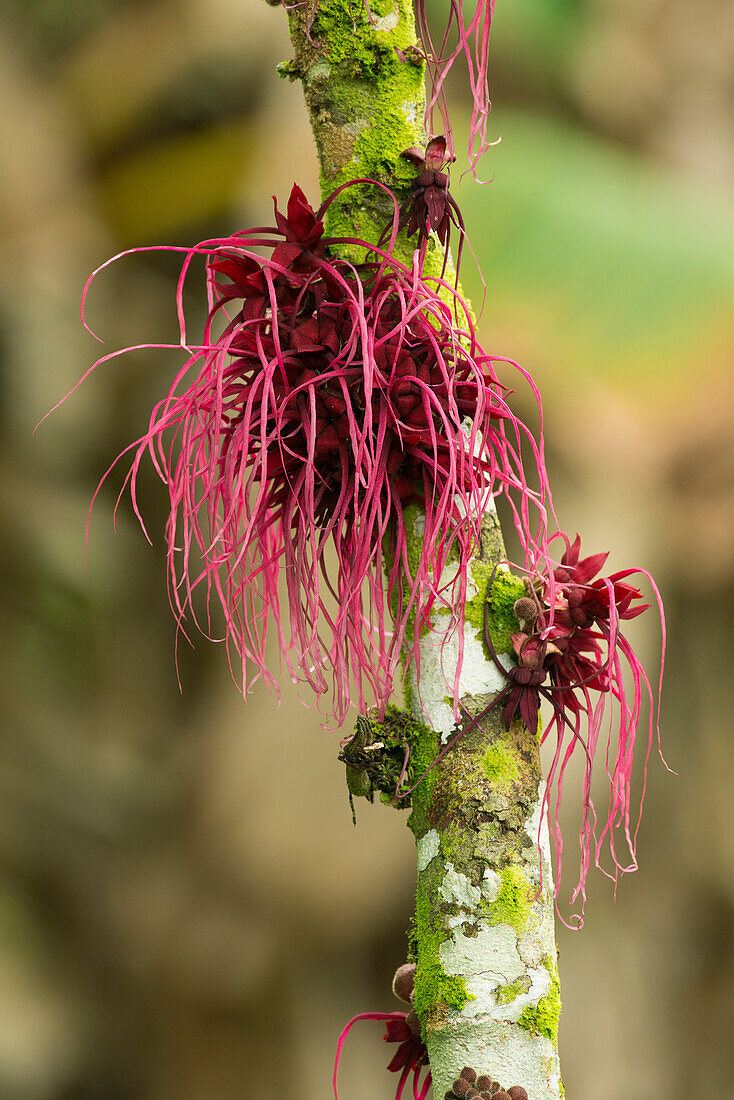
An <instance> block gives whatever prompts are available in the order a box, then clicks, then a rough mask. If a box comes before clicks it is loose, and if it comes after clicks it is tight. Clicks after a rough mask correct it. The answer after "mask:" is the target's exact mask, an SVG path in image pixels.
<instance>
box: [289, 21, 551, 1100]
mask: <svg viewBox="0 0 734 1100" xmlns="http://www.w3.org/2000/svg"><path fill="white" fill-rule="evenodd" d="M312 11H313V21H312V23H311V24H310V26H309V14H308V11H307V9H306V8H305V7H296V6H294V7H291V8H290V9H289V13H288V18H289V23H290V30H291V39H292V42H293V46H294V50H295V56H294V59H293V60H292V61H290V62H288V63H286V64H285V65H283V66H281V72H282V74H283V75H286V76H289V77H291V78H293V79H296V78H299V79H301V80H302V82H303V87H304V93H305V97H306V103H307V105H308V109H309V114H310V118H311V124H312V128H313V133H314V138H315V141H316V147H317V151H318V156H319V162H320V166H321V182H322V190H323V197H324V198H326V197H327V195H328V194H330V193H331V192H332V191H333V190H334V189H335V188H337V187H339V186H340V185H342V184H344V183H348V182H349V181H350V180H355V179H377V180H379V181H381V182H383V183H385V184H387V185H388V186H389V187H390V188H391V189H392V190H393V192H394V193H395V194H396V196H397V198H398V199H399V200H400V199H402V198H403V197H404V196H405V194H406V193H407V190H408V188H409V186H410V181H411V179H412V177H413V175H414V169H413V168H412V167H411V166H410V165H409V164H408V163H407V162H406V161H405V160H403V159H401V157H400V153H401V152H402V150H403V149H405V148H407V147H408V146H410V145H421V146H422V145H424V144H425V141H426V134H425V132H424V130H423V112H424V107H425V94H424V88H423V77H424V72H423V65H422V63H421V62H420V60H419V58H418V55H417V54H416V53H415V52H414V50H415V46H416V36H415V23H414V18H413V12H412V8H411V7H410V4H409V3H408V2H407V0H387V3H385V2H384V0H376V2H371V4H370V7H369V9H368V8H367V5H366V4H364V6H363V4H362V2H361V0H352V2H351V3H350V0H317V4H316V7H315V9H313V10H312ZM403 58H407V60H403ZM392 214H393V207H392V203H391V202H390V200H389V198H388V197H387V196H385V195H384V193H383V192H381V191H379V190H378V189H377V188H375V187H374V186H371V185H368V184H361V183H360V184H356V185H355V186H354V187H348V188H345V190H344V191H343V192H341V194H340V196H339V197H338V199H337V200H336V201H335V202H334V203H333V204H332V206H331V207H330V210H329V213H328V216H327V231H328V233H329V235H331V236H339V237H341V236H345V237H346V236H348V237H355V236H357V237H360V238H361V239H363V240H366V241H369V242H376V241H377V240H378V239H379V238H380V236H381V234H382V231H383V229H384V227H385V225H386V224H387V223H388V221H389V219H390V218H391V217H392ZM399 247H400V248H401V249H402V250H403V252H404V254H405V255H407V256H410V255H411V253H412V245H411V244H410V243H409V242H407V241H405V240H404V241H401V242H400V243H399ZM359 258H360V259H361V258H362V255H360V256H359ZM428 262H429V264H431V265H432V264H433V263H440V262H441V253H440V249H438V248H436V247H434V248H433V249H432V250H430V251H429V260H428ZM420 527H421V524H420V516H419V517H418V519H417V520H416V521H415V522H414V523H413V524H412V534H411V537H412V538H414V539H417V540H419V539H420V538H421V531H420ZM504 557H505V551H504V545H503V541H502V535H501V532H500V528H499V522H498V520H497V516H496V513H495V512H494V511H490V512H488V513H487V515H486V516H485V517H484V520H483V524H482V540H481V546H479V547H478V548H477V554H476V557H475V559H474V561H473V562H472V566H471V575H472V577H473V580H474V592H473V594H471V595H470V599H469V601H468V603H467V608H466V626H465V639H464V641H465V649H464V663H463V671H462V675H461V680H460V697H461V702H462V705H463V707H464V708H465V709H466V711H467V712H468V713H470V714H472V715H476V714H479V713H481V712H482V711H484V710H485V709H486V708H487V706H488V704H489V703H490V702H491V701H492V699H493V698H494V697H495V696H496V695H497V694H498V692H499V691H500V690H501V689H502V688H503V687H504V686H505V680H504V677H503V676H502V674H501V673H500V672H499V671H498V669H497V668H496V666H495V664H494V663H493V662H492V661H491V659H490V657H489V654H488V652H487V650H486V646H485V645H484V642H483V640H482V632H483V621H484V608H485V602H486V600H487V599H489V601H490V629H491V634H492V638H493V641H494V646H495V649H496V651H497V653H498V654H505V655H507V654H508V653H509V652H511V643H510V640H509V634H510V632H511V631H514V630H517V629H519V626H518V622H517V619H516V617H515V616H514V612H513V604H514V602H515V600H516V599H518V597H520V596H522V595H523V594H524V590H523V586H522V582H520V581H519V580H516V579H515V578H513V577H511V575H510V573H509V572H508V571H507V570H505V569H504V568H503V567H501V566H500V567H499V568H498V569H497V572H496V573H494V582H493V584H492V589H491V592H488V585H489V582H490V579H491V577H492V575H493V571H494V570H495V567H497V566H498V563H499V562H501V561H502V560H503V559H504ZM445 624H446V619H445V618H444V619H443V620H442V619H441V617H440V616H438V615H437V616H435V619H434V630H432V631H431V632H430V633H428V634H427V635H426V636H425V638H424V639H423V641H422V643H421V652H420V684H419V683H418V681H417V677H416V669H415V667H409V668H408V669H407V673H406V700H407V702H408V705H409V707H410V709H412V711H413V714H414V715H415V717H416V718H417V719H419V720H420V722H421V723H426V724H427V725H426V726H424V727H423V730H422V732H421V733H420V735H419V736H418V739H417V741H416V743H415V744H414V745H413V753H414V760H415V761H416V764H418V765H420V764H421V763H422V764H423V766H424V767H427V766H428V765H429V764H430V763H431V762H432V761H433V760H434V759H435V757H436V756H437V755H438V753H439V751H440V748H441V745H442V744H445V743H446V742H447V741H448V740H449V739H450V737H451V735H452V731H453V732H454V733H455V732H456V730H455V727H454V711H453V702H452V700H451V699H450V698H448V697H447V692H448V691H449V688H448V687H447V681H448V682H451V680H452V675H451V673H452V670H451V668H450V661H451V658H450V649H449V647H450V646H451V644H453V643H451V642H449V643H448V646H446V647H443V652H441V651H442V646H441V633H442V631H443V630H445ZM457 652H458V651H457ZM505 660H507V656H505ZM441 661H443V666H442V664H441ZM467 724H468V720H467ZM421 770H422V769H420V768H419V769H418V771H417V772H416V774H418V775H419V774H420V773H421ZM542 799H543V785H542V779H541V773H540V757H539V744H538V737H537V735H536V733H535V731H533V732H530V731H529V730H527V729H526V727H525V726H524V725H523V724H522V723H521V722H519V721H515V722H513V724H512V727H511V729H510V731H509V732H508V731H506V730H505V728H504V724H503V722H502V717H501V713H500V711H499V709H494V710H491V711H490V712H489V714H488V716H487V717H486V718H485V719H483V720H482V721H481V722H479V723H478V724H477V725H476V726H474V728H472V729H470V730H469V731H468V732H467V733H466V735H464V736H463V737H461V739H460V740H459V741H458V742H457V744H456V746H455V747H454V748H453V749H451V750H450V751H449V752H448V753H447V754H446V755H445V756H444V757H443V758H442V759H441V760H440V761H439V762H438V764H436V766H435V767H434V768H433V769H432V770H431V771H430V772H429V773H428V775H427V776H426V778H425V779H424V780H423V782H421V783H420V784H419V786H418V787H417V788H416V790H415V791H414V792H413V811H412V814H411V819H410V822H411V827H412V829H413V832H414V833H415V837H416V842H417V851H418V884H417V898H416V916H415V922H414V930H413V937H412V938H413V943H412V950H413V952H414V954H415V961H416V963H417V970H416V988H415V1008H416V1011H417V1013H418V1016H419V1018H420V1020H421V1023H422V1026H423V1031H424V1037H425V1040H426V1043H427V1046H428V1051H429V1057H430V1063H431V1072H432V1075H433V1082H434V1094H435V1096H436V1097H439V1098H440V1097H443V1095H444V1093H445V1092H446V1091H447V1090H448V1089H449V1088H450V1087H451V1084H452V1082H453V1081H454V1080H455V1079H456V1077H457V1076H458V1075H459V1072H460V1071H461V1069H462V1068H463V1067H464V1066H467V1065H470V1066H472V1067H473V1068H474V1069H475V1070H476V1071H477V1073H479V1074H482V1073H486V1074H489V1075H490V1076H492V1077H493V1078H494V1079H495V1080H499V1081H500V1083H501V1084H502V1086H503V1087H504V1088H506V1089H507V1088H509V1087H511V1086H512V1085H522V1086H523V1087H524V1088H525V1089H526V1090H527V1092H528V1096H529V1098H530V1100H559V1097H560V1096H562V1095H563V1086H562V1084H561V1080H560V1073H559V1064H558V1053H557V1039H558V1015H559V1012H560V997H559V987H558V971H557V964H556V947H555V937H554V906H553V885H552V876H551V865H550V859H549V854H548V833H547V828H546V827H545V826H543V828H542V829H541V828H540V817H541V806H542Z"/></svg>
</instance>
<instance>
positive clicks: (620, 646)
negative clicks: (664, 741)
mask: <svg viewBox="0 0 734 1100" xmlns="http://www.w3.org/2000/svg"><path fill="white" fill-rule="evenodd" d="M554 538H559V539H561V540H563V542H564V546H565V549H564V553H563V555H562V557H561V560H560V562H559V563H558V564H557V565H556V566H555V567H554V568H552V569H550V570H545V571H544V572H541V573H536V574H534V575H533V576H531V577H530V578H528V580H526V589H527V595H526V596H524V597H523V598H521V599H519V600H518V601H517V602H516V603H515V608H514V610H515V614H516V616H517V619H518V624H519V626H520V630H519V631H517V632H516V633H513V634H511V635H510V640H511V643H512V649H513V652H514V656H515V658H516V662H517V663H516V664H514V665H512V666H510V667H509V668H506V667H505V665H504V664H503V663H502V662H500V660H499V657H498V655H497V654H496V652H495V650H494V645H493V642H492V637H491V634H490V629H489V606H490V599H491V584H490V588H489V590H488V599H487V603H486V605H485V624H484V637H485V642H486V645H487V648H488V650H489V653H490V656H491V657H492V659H493V661H494V662H495V664H496V666H497V668H498V669H499V670H500V671H501V672H502V674H503V676H504V677H505V679H506V680H507V685H506V687H505V688H504V689H503V690H502V691H501V692H500V693H499V694H498V695H497V696H496V697H495V698H494V700H493V702H492V704H491V705H490V707H489V708H487V710H485V711H484V712H482V714H480V715H477V716H475V717H474V718H470V720H469V725H470V726H471V725H474V724H476V723H477V722H478V721H481V719H482V718H483V717H484V716H485V715H486V714H487V712H488V711H489V710H491V709H492V708H493V707H501V708H502V711H503V718H504V724H505V726H506V728H507V729H509V728H510V724H511V722H512V720H513V719H514V718H515V717H516V716H519V717H520V718H522V720H523V722H524V723H525V724H526V726H527V727H528V728H529V729H530V730H532V731H535V730H537V729H538V717H539V707H540V702H541V699H545V700H546V702H547V703H549V704H550V707H551V718H550V721H549V723H548V725H547V727H546V728H545V730H544V731H543V733H542V741H545V740H546V739H548V738H550V737H551V736H552V735H555V739H556V748H555V753H554V756H553V759H552V762H551V765H550V768H549V769H548V772H547V788H546V793H545V796H544V804H543V812H544V814H547V816H548V819H549V825H550V828H551V832H552V834H553V837H554V841H555V850H556V868H555V869H556V892H557V891H558V887H559V885H560V872H561V853H562V850H563V844H562V839H561V833H560V829H559V826H558V815H559V805H560V797H561V789H562V785H563V778H564V773H565V770H566V767H567V765H568V762H569V760H570V759H571V756H572V755H573V754H574V752H576V751H581V753H582V755H583V757H584V778H583V790H582V822H581V828H580V832H579V841H580V848H581V867H580V875H579V882H578V885H577V887H576V889H575V890H574V893H573V895H572V900H574V899H575V898H576V897H577V896H578V895H579V894H581V897H582V910H583V900H584V898H585V888H584V884H585V881H586V875H587V872H588V870H589V867H590V863H591V856H592V853H593V856H594V860H595V862H596V863H597V865H600V864H599V861H600V856H601V852H602V848H603V847H604V846H605V845H606V846H607V847H608V849H609V852H610V855H611V860H612V870H611V872H607V873H610V874H611V877H613V878H614V879H615V880H616V877H617V875H618V873H619V872H622V871H628V870H633V869H634V868H635V867H636V859H635V843H636V835H637V825H638V824H639V812H638V815H637V823H634V824H633V822H632V801H631V780H632V757H633V750H634V746H635V739H636V735H637V728H638V725H639V723H640V717H641V711H642V704H643V700H644V698H646V700H647V704H648V707H649V722H648V744H647V752H646V756H645V766H646V765H647V759H648V757H649V754H650V749H651V747H652V742H653V736H654V728H655V718H654V716H655V710H656V708H655V705H654V700H653V695H652V691H651V688H650V684H649V681H648V679H647V676H646V674H645V671H644V669H643V667H642V665H641V663H640V661H639V660H638V658H637V656H636V655H635V653H634V651H633V649H632V647H631V645H630V643H629V642H628V641H627V639H626V638H625V636H624V634H622V632H621V631H620V622H621V621H622V620H627V619H634V618H636V617H637V616H638V615H640V614H642V612H643V611H646V610H647V609H648V607H649V606H650V605H649V604H646V603H642V602H640V601H641V593H640V590H639V589H638V588H636V587H635V586H634V585H632V584H629V583H628V578H629V577H631V576H634V575H635V574H639V575H642V576H644V577H646V578H647V580H648V581H649V582H650V584H651V585H652V588H653V590H654V592H655V596H656V599H657V602H658V607H659V611H660V621H661V626H662V634H663V653H664V649H665V622H664V617H663V611H662V604H661V602H660V597H659V594H658V592H657V588H656V586H655V584H654V582H653V581H652V578H651V577H650V575H649V574H648V573H646V572H645V571H644V570H640V569H627V570H623V571H621V572H617V573H613V574H611V575H610V576H608V577H597V574H598V573H599V571H600V570H601V568H602V567H603V565H604V563H605V561H606V559H607V556H608V555H607V554H595V555H593V556H591V557H587V558H581V557H580V552H581V540H580V538H579V536H578V535H577V536H576V539H575V541H574V542H573V543H572V542H571V541H570V539H569V538H568V536H567V535H565V534H564V533H562V532H561V533H559V534H558V535H555V536H554ZM551 541H552V540H551ZM595 578H596V579H595ZM661 675H662V665H661ZM630 686H631V691H630ZM605 716H606V719H607V721H606V722H605ZM607 723H608V731H607V745H606V752H605V764H606V769H607V772H608V775H609V779H610V797H609V805H608V808H607V813H606V820H605V821H604V823H603V826H602V827H601V829H599V824H598V820H597V815H596V811H595V809H594V804H593V801H592V797H591V780H592V766H593V761H594V756H595V753H596V750H597V745H598V742H599V738H600V736H601V734H602V730H603V729H604V726H605V725H607ZM467 728H469V727H468V726H465V727H464V729H463V730H462V731H461V732H462V733H463V732H466V729H467ZM643 797H644V785H643ZM551 802H553V813H550V809H551ZM640 809H641V804H640ZM620 832H621V834H622V836H623V839H624V847H625V854H624V856H621V855H620V854H619V853H618V850H617V842H616V839H615V838H616V836H617V835H618V834H619V833H620Z"/></svg>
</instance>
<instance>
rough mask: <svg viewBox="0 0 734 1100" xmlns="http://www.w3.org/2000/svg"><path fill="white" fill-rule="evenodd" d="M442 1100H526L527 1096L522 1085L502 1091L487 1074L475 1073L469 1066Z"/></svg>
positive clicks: (496, 1082) (497, 1082) (500, 1086)
mask: <svg viewBox="0 0 734 1100" xmlns="http://www.w3.org/2000/svg"><path fill="white" fill-rule="evenodd" d="M444 1100H528V1094H527V1092H526V1091H525V1089H524V1088H523V1087H522V1085H513V1086H512V1087H511V1088H509V1089H503V1088H502V1085H501V1084H500V1083H499V1081H495V1080H493V1078H492V1077H491V1076H490V1075H489V1074H488V1073H477V1071H476V1070H475V1069H472V1068H471V1066H465V1067H464V1069H463V1070H462V1071H461V1073H460V1074H459V1076H458V1078H457V1079H456V1081H454V1083H453V1085H452V1086H451V1088H450V1089H449V1091H448V1092H447V1093H445V1094H444Z"/></svg>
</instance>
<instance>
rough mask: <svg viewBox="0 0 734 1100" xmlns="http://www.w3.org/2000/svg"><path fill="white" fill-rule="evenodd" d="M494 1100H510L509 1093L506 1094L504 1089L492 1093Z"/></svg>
mask: <svg viewBox="0 0 734 1100" xmlns="http://www.w3.org/2000/svg"><path fill="white" fill-rule="evenodd" d="M492 1100H510V1094H509V1092H505V1090H504V1089H500V1090H499V1092H494V1093H492Z"/></svg>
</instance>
